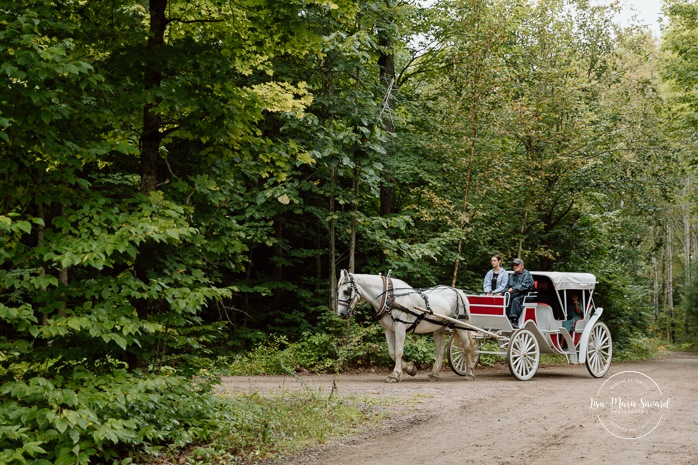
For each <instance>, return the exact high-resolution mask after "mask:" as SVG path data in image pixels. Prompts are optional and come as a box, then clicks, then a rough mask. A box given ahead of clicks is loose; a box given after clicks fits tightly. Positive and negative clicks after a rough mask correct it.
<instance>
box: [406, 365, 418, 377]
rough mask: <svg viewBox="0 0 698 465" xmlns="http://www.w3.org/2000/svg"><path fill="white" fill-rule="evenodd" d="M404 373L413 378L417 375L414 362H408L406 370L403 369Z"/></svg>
mask: <svg viewBox="0 0 698 465" xmlns="http://www.w3.org/2000/svg"><path fill="white" fill-rule="evenodd" d="M405 373H407V374H408V375H410V376H414V375H416V374H417V367H416V366H414V362H410V363H408V364H407V368H406V369H405Z"/></svg>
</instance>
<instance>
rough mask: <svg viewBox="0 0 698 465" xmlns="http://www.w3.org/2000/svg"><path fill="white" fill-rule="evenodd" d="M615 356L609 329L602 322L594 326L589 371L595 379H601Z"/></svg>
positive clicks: (589, 355)
mask: <svg viewBox="0 0 698 465" xmlns="http://www.w3.org/2000/svg"><path fill="white" fill-rule="evenodd" d="M612 356H613V341H612V340H611V332H610V331H609V330H608V327H607V326H606V325H605V324H603V323H601V322H600V321H599V322H597V323H596V324H594V327H593V328H591V334H589V345H588V347H587V359H586V365H587V370H589V373H591V376H593V377H594V378H601V377H602V376H604V375H605V374H606V372H608V369H609V368H610V367H611V357H612Z"/></svg>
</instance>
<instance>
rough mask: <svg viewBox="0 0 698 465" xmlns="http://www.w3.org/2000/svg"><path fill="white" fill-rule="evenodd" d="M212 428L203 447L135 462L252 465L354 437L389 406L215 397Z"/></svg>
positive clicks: (290, 395) (332, 399) (288, 396)
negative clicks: (216, 404)
mask: <svg viewBox="0 0 698 465" xmlns="http://www.w3.org/2000/svg"><path fill="white" fill-rule="evenodd" d="M219 397H220V404H219V409H220V410H219V416H220V418H219V422H218V423H217V425H218V429H217V430H216V431H213V432H211V436H210V440H209V441H207V443H206V444H199V445H197V446H196V447H191V448H189V449H188V450H185V451H182V450H177V451H175V450H171V451H161V452H160V454H158V456H157V457H152V456H151V457H148V458H145V457H144V458H143V459H144V460H140V461H137V462H136V463H142V464H153V465H154V464H164V463H177V464H186V465H223V464H225V465H231V464H235V465H254V464H258V463H262V462H266V461H268V460H274V459H281V458H284V457H288V456H290V455H293V454H295V453H297V452H300V451H302V450H305V449H308V448H310V447H313V446H318V445H321V444H325V443H328V442H330V441H331V440H332V439H333V438H336V437H346V436H348V435H353V434H359V433H361V432H364V431H367V430H368V429H370V428H372V427H375V426H376V425H378V424H379V423H380V422H382V421H384V420H385V419H386V418H389V416H390V412H391V411H392V409H391V408H390V402H388V401H384V400H382V399H381V400H380V401H376V400H375V399H368V398H359V397H351V398H346V397H343V398H340V397H338V396H336V395H332V394H326V393H325V394H317V393H313V392H311V391H310V390H307V389H306V390H303V391H300V392H290V391H282V392H276V393H274V394H268V393H260V392H254V393H247V394H231V393H226V394H221V395H219Z"/></svg>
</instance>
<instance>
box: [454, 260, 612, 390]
mask: <svg viewBox="0 0 698 465" xmlns="http://www.w3.org/2000/svg"><path fill="white" fill-rule="evenodd" d="M531 275H532V276H533V279H534V283H535V291H533V292H530V293H529V294H528V295H527V296H526V297H525V299H524V302H523V311H522V312H521V316H520V318H519V321H518V324H517V325H516V326H517V327H514V326H513V325H512V324H511V322H510V321H509V318H507V315H506V308H507V303H508V302H507V296H487V295H467V306H468V311H469V314H470V319H469V321H468V320H466V321H467V323H462V324H464V325H467V326H468V327H470V329H472V330H474V333H473V339H474V341H475V346H476V350H477V355H476V362H475V364H477V360H479V358H480V355H482V354H494V355H499V356H502V357H506V360H507V364H508V365H509V370H510V371H511V373H512V374H513V375H514V376H515V377H516V378H517V379H519V380H522V381H525V380H528V379H531V378H532V377H533V375H534V374H535V373H536V370H537V369H538V365H539V363H540V355H541V353H548V354H558V355H561V356H565V357H567V359H568V361H569V362H570V363H573V364H581V363H585V364H586V367H587V369H588V370H589V373H590V374H591V375H592V376H594V377H596V378H600V377H602V376H604V375H605V374H606V373H607V372H608V369H609V367H610V365H611V357H612V354H613V344H612V339H611V333H610V331H609V330H608V327H607V326H606V325H605V324H604V323H603V322H601V321H599V318H600V317H601V314H602V313H603V309H602V308H599V307H596V306H595V305H594V299H593V293H594V288H595V286H596V278H595V276H594V275H593V274H590V273H562V272H542V271H532V272H531ZM574 294H576V296H577V299H578V302H579V303H580V308H581V310H582V315H580V316H579V317H578V318H579V319H568V316H570V317H571V316H572V315H573V311H572V299H573V297H572V296H573V295H574ZM461 321H463V320H461ZM488 341H493V342H495V344H487V346H492V345H494V346H495V347H496V349H487V348H486V347H485V346H486V343H487V342H488ZM447 350H448V351H447V357H448V363H449V365H450V366H451V369H452V370H453V371H454V372H455V373H457V374H459V375H464V374H465V373H466V363H465V355H464V351H463V348H462V346H461V344H460V341H459V339H458V338H451V340H450V342H449V343H448V349H447Z"/></svg>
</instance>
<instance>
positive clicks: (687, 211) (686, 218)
mask: <svg viewBox="0 0 698 465" xmlns="http://www.w3.org/2000/svg"><path fill="white" fill-rule="evenodd" d="M691 190H692V189H691V177H690V175H688V174H687V175H686V178H685V182H684V195H683V198H684V201H683V207H684V214H683V259H684V268H685V272H684V274H685V276H686V278H685V280H684V286H685V289H686V290H688V289H690V287H691V253H692V249H691V203H690V202H689V201H688V199H689V198H691ZM689 313H690V312H689V311H688V309H686V312H685V313H684V318H683V332H684V334H685V335H688V334H689V324H688V323H689V318H688V315H689Z"/></svg>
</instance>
